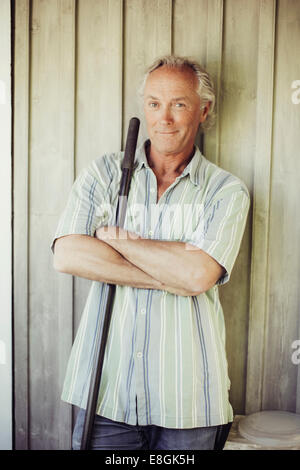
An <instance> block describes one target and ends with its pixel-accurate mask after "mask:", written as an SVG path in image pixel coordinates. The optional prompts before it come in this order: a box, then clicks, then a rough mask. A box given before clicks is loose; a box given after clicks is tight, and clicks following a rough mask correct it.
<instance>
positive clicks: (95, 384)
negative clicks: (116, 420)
mask: <svg viewBox="0 0 300 470" xmlns="http://www.w3.org/2000/svg"><path fill="white" fill-rule="evenodd" d="M139 125H140V121H139V119H138V118H132V119H131V120H130V123H129V127H128V133H127V138H126V146H125V154H124V158H123V163H122V177H121V183H120V190H119V202H118V206H117V215H116V222H117V225H118V226H119V227H123V224H124V220H125V215H126V207H127V204H124V201H127V196H128V193H129V188H130V181H131V176H132V171H133V164H134V157H135V150H136V144H137V137H138V132H139ZM120 202H121V203H120ZM115 290H116V286H115V285H113V284H108V292H107V300H106V307H105V314H104V320H103V328H102V334H101V323H100V321H98V324H97V327H96V329H97V331H96V340H95V341H96V342H95V351H94V358H93V368H92V374H91V380H90V387H89V395H88V401H87V408H86V413H85V420H84V425H83V431H82V437H81V445H80V450H87V449H89V447H90V442H91V437H92V430H93V425H94V420H95V414H96V408H97V401H98V395H99V389H100V382H101V375H102V369H103V362H104V354H105V348H106V343H107V338H108V332H109V325H110V320H111V314H112V306H113V301H114V296H115Z"/></svg>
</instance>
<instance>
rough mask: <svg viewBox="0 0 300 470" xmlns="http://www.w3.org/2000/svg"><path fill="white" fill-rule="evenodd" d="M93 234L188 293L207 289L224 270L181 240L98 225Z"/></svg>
mask: <svg viewBox="0 0 300 470" xmlns="http://www.w3.org/2000/svg"><path fill="white" fill-rule="evenodd" d="M96 235H97V237H99V238H100V239H101V240H103V241H105V242H106V243H108V244H109V245H110V246H111V247H113V248H114V249H115V250H117V251H118V252H119V253H120V254H122V255H123V256H124V257H125V258H126V259H127V260H128V261H130V262H131V263H132V264H134V265H136V266H137V267H138V268H140V269H141V270H143V271H144V272H146V273H147V274H149V275H150V276H151V277H154V278H155V279H158V280H159V281H160V282H162V283H163V284H167V285H169V286H172V287H173V288H174V289H178V288H184V289H186V290H187V291H188V292H189V293H190V295H197V294H199V293H201V292H205V291H206V290H208V289H210V288H211V287H212V286H213V285H214V284H215V283H216V282H217V280H218V279H219V278H220V276H221V275H222V273H223V272H224V269H223V268H222V266H220V265H219V264H218V263H217V262H216V261H215V260H214V259H213V258H211V257H210V256H209V255H208V254H207V253H205V252H203V251H202V250H200V249H199V250H197V251H191V250H189V249H187V248H188V246H187V244H186V243H183V242H175V241H160V240H150V239H144V238H142V237H139V236H137V235H136V234H134V233H131V232H127V231H126V230H124V229H119V228H117V227H101V228H100V229H98V230H97V232H96ZM190 248H193V247H190Z"/></svg>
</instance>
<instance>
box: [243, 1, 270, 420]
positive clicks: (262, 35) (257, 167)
mask: <svg viewBox="0 0 300 470" xmlns="http://www.w3.org/2000/svg"><path fill="white" fill-rule="evenodd" d="M275 6H276V5H275V1H272V0H271V1H270V0H264V1H261V3H260V12H259V39H258V41H259V42H258V65H257V106H256V152H255V158H254V192H253V228H252V233H253V237H252V264H251V293H250V310H249V336H248V361H247V387H246V413H247V414H249V413H253V412H256V411H259V410H260V409H261V406H262V380H263V368H264V358H263V354H264V343H265V333H266V330H265V322H266V308H267V302H268V238H269V210H270V206H269V205H270V187H271V150H272V123H273V83H274V47H275ZM273 333H274V332H272V335H273Z"/></svg>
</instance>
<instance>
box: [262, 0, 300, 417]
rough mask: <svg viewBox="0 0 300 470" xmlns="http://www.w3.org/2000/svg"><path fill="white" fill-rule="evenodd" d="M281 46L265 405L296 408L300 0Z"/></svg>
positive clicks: (289, 10) (281, 33) (287, 18)
mask: <svg viewBox="0 0 300 470" xmlns="http://www.w3.org/2000/svg"><path fill="white" fill-rule="evenodd" d="M276 16H277V41H276V49H275V53H276V56H275V61H276V67H275V80H274V81H275V87H274V104H275V107H274V127H273V147H272V149H273V154H272V178H271V199H270V229H269V257H268V271H269V276H268V278H269V292H265V294H266V293H267V298H268V299H269V301H268V304H267V307H268V309H267V318H266V337H265V342H264V355H265V356H264V374H263V395H262V406H263V408H267V407H268V408H272V409H284V410H289V411H296V407H297V395H298V396H299V394H300V390H299V389H297V371H298V370H299V365H296V364H293V363H292V360H291V356H292V352H293V349H292V342H293V341H295V340H296V339H299V278H300V218H299V210H298V204H297V201H298V199H299V175H300V159H299V148H300V132H299V129H300V105H299V104H298V105H297V104H294V103H293V102H292V96H291V95H292V91H293V90H292V88H291V84H292V82H293V81H294V80H297V79H299V77H300V62H299V59H298V58H299V41H300V28H299V25H300V3H299V2H297V1H294V0H284V1H282V0H280V1H279V2H278V12H277V15H276Z"/></svg>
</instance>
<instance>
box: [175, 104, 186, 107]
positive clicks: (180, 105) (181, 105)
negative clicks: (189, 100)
mask: <svg viewBox="0 0 300 470" xmlns="http://www.w3.org/2000/svg"><path fill="white" fill-rule="evenodd" d="M175 106H176V108H184V106H185V104H184V103H175Z"/></svg>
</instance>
